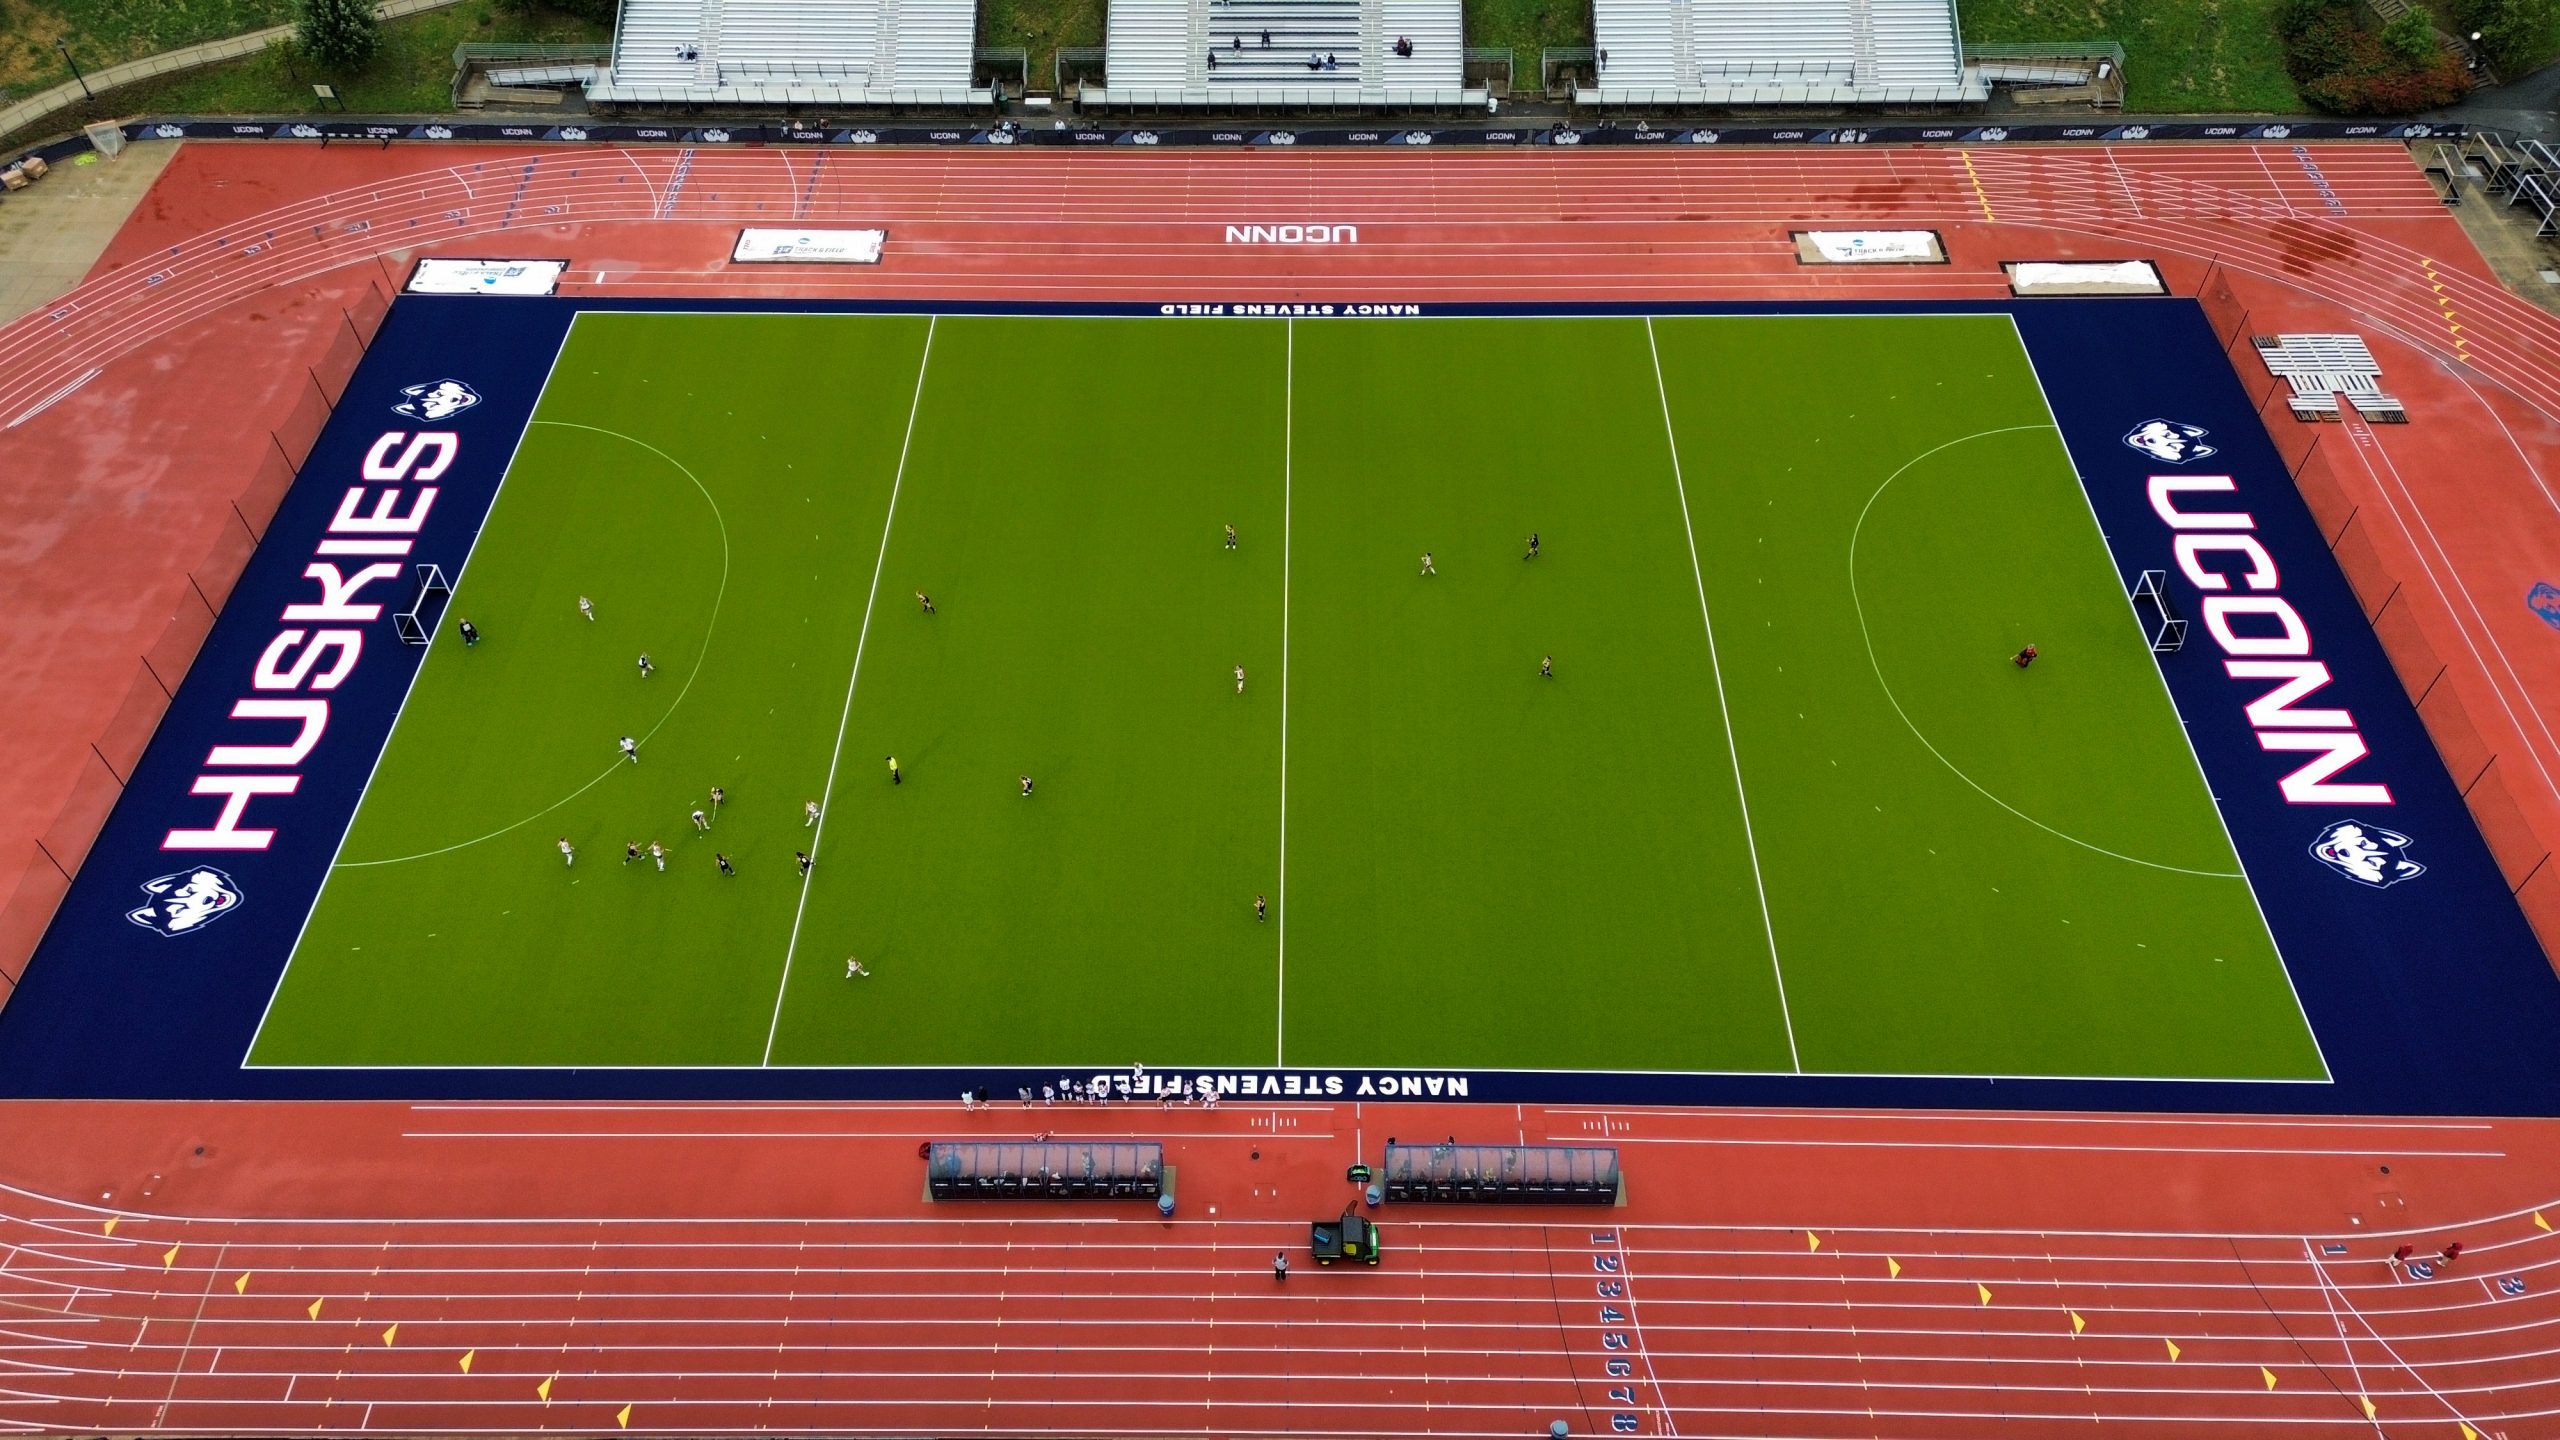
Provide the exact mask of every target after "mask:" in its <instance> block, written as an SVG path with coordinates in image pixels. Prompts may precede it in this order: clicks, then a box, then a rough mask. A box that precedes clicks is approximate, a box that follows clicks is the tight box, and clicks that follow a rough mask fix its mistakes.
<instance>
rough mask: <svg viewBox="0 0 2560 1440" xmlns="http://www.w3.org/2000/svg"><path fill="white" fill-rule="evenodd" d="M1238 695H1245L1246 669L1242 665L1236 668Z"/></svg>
mask: <svg viewBox="0 0 2560 1440" xmlns="http://www.w3.org/2000/svg"><path fill="white" fill-rule="evenodd" d="M1236 693H1237V694H1239V695H1241V694H1243V693H1244V667H1243V666H1241V665H1239V666H1237V667H1236Z"/></svg>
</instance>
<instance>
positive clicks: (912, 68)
mask: <svg viewBox="0 0 2560 1440" xmlns="http://www.w3.org/2000/svg"><path fill="white" fill-rule="evenodd" d="M977 24H978V17H977V4H976V0H622V10H621V18H620V21H619V23H618V24H617V25H616V27H615V30H614V46H613V64H612V66H611V68H610V69H609V70H608V71H607V73H606V74H605V75H604V76H603V77H602V78H601V79H600V80H598V81H597V83H595V84H594V85H591V86H590V87H589V88H588V92H587V93H588V96H589V98H590V99H596V100H607V101H611V100H677V101H690V102H702V103H722V102H738V103H768V104H770V103H798V102H804V101H825V100H845V101H855V102H863V101H870V102H887V103H893V104H894V103H945V104H961V103H971V102H983V101H984V100H986V99H987V98H989V97H988V96H987V94H986V92H984V91H973V90H972V89H971V88H970V83H969V82H970V79H971V69H972V64H973V61H974V58H975V53H976V44H977Z"/></svg>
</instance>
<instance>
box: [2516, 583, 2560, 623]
mask: <svg viewBox="0 0 2560 1440" xmlns="http://www.w3.org/2000/svg"><path fill="white" fill-rule="evenodd" d="M2524 603H2525V604H2526V605H2527V606H2529V607H2531V609H2532V610H2533V613H2534V614H2536V615H2539V616H2541V617H2542V623H2543V624H2545V625H2548V626H2550V627H2551V628H2552V629H2554V630H2560V585H2554V584H2552V583H2551V582H2550V581H2548V580H2536V581H2534V582H2533V588H2532V589H2530V590H2527V591H2526V592H2524Z"/></svg>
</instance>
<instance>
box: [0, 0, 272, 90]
mask: <svg viewBox="0 0 2560 1440" xmlns="http://www.w3.org/2000/svg"><path fill="white" fill-rule="evenodd" d="M292 18H293V0H0V87H5V88H7V89H9V90H11V91H15V92H17V93H19V94H25V93H27V92H30V91H35V90H41V89H44V88H45V87H47V86H50V85H58V84H60V83H61V82H63V81H65V80H68V79H70V78H71V71H70V70H69V69H68V68H67V67H65V66H64V65H63V63H62V54H61V52H60V51H58V50H56V49H55V48H54V42H55V41H56V40H61V41H64V42H66V43H68V44H69V46H70V47H71V58H72V59H74V60H76V61H78V62H79V63H80V68H82V69H83V70H95V69H97V68H98V67H99V66H102V65H113V64H116V63H117V62H119V61H123V60H133V59H138V58H140V57H141V56H144V55H150V54H155V53H157V52H159V51H162V50H174V49H177V48H178V47H179V46H181V45H192V44H194V43H196V42H197V41H199V40H218V39H221V38H222V37H223V36H225V35H238V34H240V33H242V32H244V31H249V30H257V29H262V28H264V27H266V26H269V25H279V24H282V23H283V22H285V21H287V20H290V19H292Z"/></svg>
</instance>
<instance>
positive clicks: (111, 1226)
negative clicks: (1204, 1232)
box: [106, 1215, 2551, 1235]
mask: <svg viewBox="0 0 2560 1440" xmlns="http://www.w3.org/2000/svg"><path fill="white" fill-rule="evenodd" d="M123 1218H124V1217H123V1216H121V1215H110V1216H108V1217H107V1230H106V1233H107V1234H109V1235H113V1234H114V1233H116V1222H117V1221H118V1220H121V1219H123ZM2535 1218H2536V1219H2539V1218H2541V1217H2539V1216H2536V1217H2535ZM2542 1228H2543V1229H2545V1230H2548V1229H2550V1228H2551V1227H2550V1226H2548V1225H2545V1226H2543V1227H2542Z"/></svg>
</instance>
